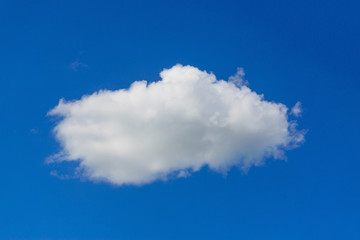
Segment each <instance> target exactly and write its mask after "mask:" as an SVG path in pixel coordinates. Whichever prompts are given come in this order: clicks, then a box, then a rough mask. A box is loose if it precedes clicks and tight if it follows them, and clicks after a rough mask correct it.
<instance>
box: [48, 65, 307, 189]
mask: <svg viewBox="0 0 360 240" xmlns="http://www.w3.org/2000/svg"><path fill="white" fill-rule="evenodd" d="M160 76H161V80H160V81H158V82H153V83H147V82H146V81H136V82H134V83H133V84H132V85H131V86H130V88H129V89H119V90H116V91H109V90H101V91H99V92H96V93H93V94H91V95H86V96H83V97H82V98H81V99H80V100H76V101H65V100H63V99H61V100H60V102H59V104H58V105H57V106H56V107H55V108H54V109H52V110H51V111H50V112H49V113H48V114H49V115H52V116H59V117H60V119H59V121H58V122H57V124H56V126H55V128H54V133H55V136H56V139H57V140H58V141H59V143H60V144H61V146H62V151H61V152H60V153H57V154H55V155H54V156H52V157H50V158H49V159H50V162H54V161H55V162H64V161H77V162H78V163H79V166H78V168H77V169H76V172H77V173H79V172H81V174H82V177H85V178H88V179H90V180H93V181H106V182H110V183H113V184H116V185H124V184H125V185H142V184H146V183H150V182H153V181H155V180H159V179H160V180H166V179H168V178H176V177H187V176H189V175H190V174H191V173H192V172H196V171H198V170H199V169H201V168H202V167H203V166H208V167H209V168H210V169H212V170H214V171H218V172H223V173H225V172H226V171H228V170H229V169H230V168H231V167H232V166H237V167H240V168H241V169H243V170H245V171H246V170H247V169H249V168H250V167H251V166H258V165H261V164H263V163H264V161H265V159H266V158H269V157H273V158H283V157H284V151H285V150H287V149H290V148H293V147H296V146H298V145H299V143H301V142H302V141H303V140H304V132H302V131H298V130H296V122H294V121H289V120H288V109H287V107H286V106H285V105H284V104H281V103H274V102H269V101H266V100H264V98H263V95H259V94H257V93H255V92H254V91H251V89H250V88H248V87H247V86H246V85H244V81H243V80H241V79H242V77H243V76H244V74H243V70H241V69H239V70H238V73H237V74H236V75H235V76H233V77H230V79H229V80H230V81H224V80H217V79H216V77H215V75H214V74H212V73H208V72H206V71H200V70H199V69H197V68H195V67H192V66H182V65H175V66H173V67H172V68H170V69H165V70H163V71H162V72H161V73H160ZM234 80H236V81H235V83H234Z"/></svg>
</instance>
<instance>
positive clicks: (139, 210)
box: [0, 0, 360, 240]
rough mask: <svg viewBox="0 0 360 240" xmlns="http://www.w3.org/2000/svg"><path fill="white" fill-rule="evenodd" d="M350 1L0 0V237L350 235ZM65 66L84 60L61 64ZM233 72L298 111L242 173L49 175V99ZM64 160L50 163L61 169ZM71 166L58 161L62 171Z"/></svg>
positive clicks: (353, 117) (356, 27) (354, 147)
mask: <svg viewBox="0 0 360 240" xmlns="http://www.w3.org/2000/svg"><path fill="white" fill-rule="evenodd" d="M359 11H360V3H359V2H358V1H340V0H337V1H334V0H322V1H320V0H295V1H285V0H283V1H258V0H254V1H77V0H72V1H63V0H62V1H45V0H44V1H10V0H8V1H4V0H1V1H0V32H1V37H0V81H1V94H0V109H1V110H0V114H1V118H0V133H1V139H0V141H1V145H0V146H1V147H0V148H1V150H0V152H1V156H0V159H1V160H0V163H1V166H0V191H1V192H0V239H275V240H282V239H284V240H289V239H292V240H293V239H360V206H359V203H360V188H359V185H360V176H359V170H360V162H359V160H360V158H359V126H358V125H359V124H358V123H359V120H360V119H359V100H358V99H359V98H358V93H359V76H360V67H359V63H360V61H359V53H360V51H359V50H360V47H359V43H360V14H359ZM75 61H78V62H82V63H83V64H86V65H87V66H79V67H78V68H77V70H73V69H72V68H71V63H73V62H75ZM176 63H182V64H190V65H193V66H196V67H198V68H200V69H202V70H207V71H212V72H214V73H215V74H216V75H217V76H218V77H219V78H224V79H227V77H228V76H229V75H232V74H234V73H235V71H236V67H244V69H245V71H246V74H247V75H246V79H247V80H249V82H250V87H251V88H252V89H253V90H254V91H256V92H257V93H263V94H264V95H265V99H267V100H271V101H276V102H282V103H284V104H286V105H287V106H293V105H294V104H295V103H296V102H297V101H301V102H302V104H303V106H304V112H303V117H302V118H301V119H300V120H299V125H300V128H302V129H308V130H309V132H308V133H307V135H306V143H305V144H304V145H303V146H302V147H300V148H298V149H295V150H292V151H289V152H288V153H287V158H288V160H287V161H280V160H276V161H275V160H269V161H268V162H267V164H266V165H265V166H263V167H257V168H252V169H251V170H250V172H249V173H248V174H244V173H242V172H241V171H240V170H238V169H235V168H234V169H232V170H231V171H230V172H229V174H228V176H227V177H224V176H222V175H221V174H218V173H214V172H211V171H210V170H209V169H207V168H204V169H203V170H202V171H200V172H197V173H195V174H193V175H192V176H191V177H189V178H187V179H176V180H170V181H168V182H156V183H153V184H149V185H146V186H143V187H131V186H130V187H118V188H117V187H114V186H111V185H108V184H104V183H100V184H99V183H98V184H95V183H92V182H87V181H81V180H79V179H69V180H61V179H59V178H56V177H54V176H51V175H50V174H49V173H50V171H51V170H53V169H54V166H49V165H46V164H44V159H45V158H46V157H47V156H49V155H51V154H53V153H56V152H57V151H58V150H59V146H58V144H57V143H56V142H55V140H54V138H53V136H52V134H51V129H52V127H53V126H54V124H55V123H54V122H53V121H52V120H51V119H50V118H48V117H46V113H47V112H48V111H49V110H50V109H51V108H52V107H54V106H55V105H56V104H57V103H58V101H59V99H60V98H61V97H64V98H66V99H77V98H80V97H81V96H82V95H83V94H89V93H92V92H94V91H97V90H99V89H104V88H106V89H119V88H127V87H128V86H129V84H130V83H131V82H133V81H135V80H141V79H146V80H148V81H156V80H158V79H159V75H158V74H159V72H160V71H161V70H162V69H163V68H169V67H171V66H172V65H174V64H176ZM65 167H66V166H65ZM68 167H69V168H71V166H68Z"/></svg>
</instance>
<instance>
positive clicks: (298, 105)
mask: <svg viewBox="0 0 360 240" xmlns="http://www.w3.org/2000/svg"><path fill="white" fill-rule="evenodd" d="M301 113H302V107H301V102H297V103H296V104H295V105H294V106H293V107H292V108H291V114H292V115H294V116H295V117H300V116H301Z"/></svg>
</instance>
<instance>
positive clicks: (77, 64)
mask: <svg viewBox="0 0 360 240" xmlns="http://www.w3.org/2000/svg"><path fill="white" fill-rule="evenodd" d="M80 67H88V65H87V64H85V63H82V62H79V61H75V62H73V63H71V64H70V68H71V69H72V70H74V71H77V70H78V69H79V68H80Z"/></svg>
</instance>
